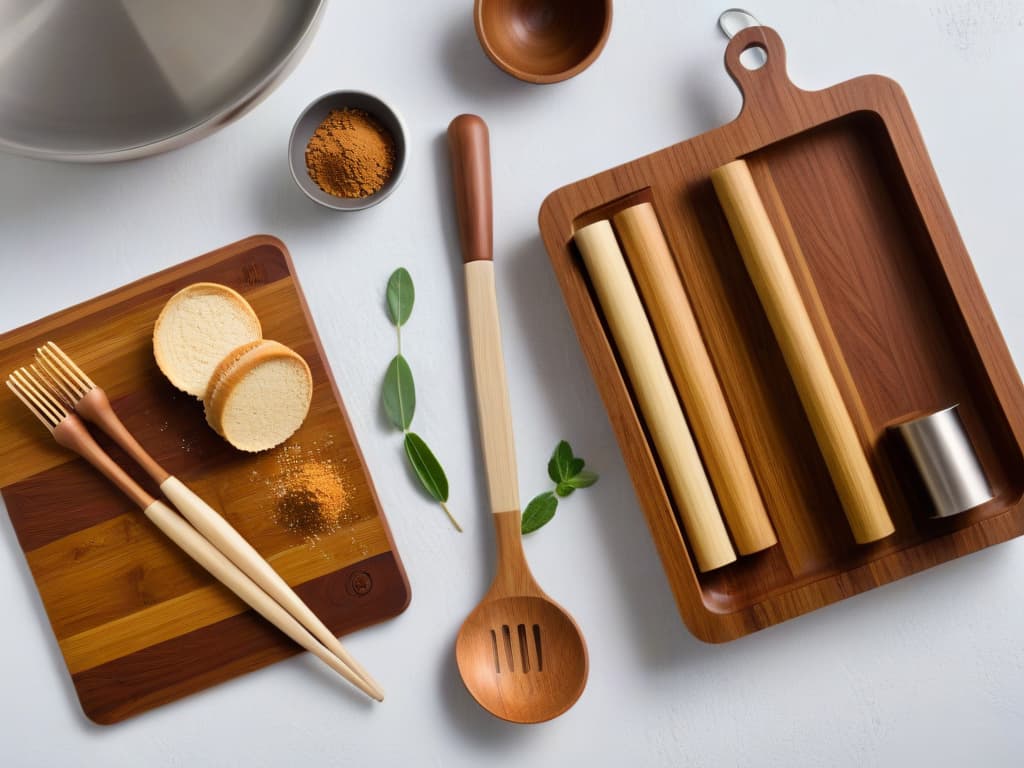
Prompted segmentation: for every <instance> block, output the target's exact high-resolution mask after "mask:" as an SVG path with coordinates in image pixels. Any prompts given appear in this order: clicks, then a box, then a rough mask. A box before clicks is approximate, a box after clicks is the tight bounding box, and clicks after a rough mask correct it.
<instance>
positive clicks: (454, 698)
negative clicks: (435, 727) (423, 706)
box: [436, 636, 537, 750]
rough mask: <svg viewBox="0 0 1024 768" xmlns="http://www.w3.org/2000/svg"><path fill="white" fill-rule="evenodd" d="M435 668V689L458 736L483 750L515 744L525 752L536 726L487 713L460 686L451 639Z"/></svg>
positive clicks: (503, 747)
mask: <svg viewBox="0 0 1024 768" xmlns="http://www.w3.org/2000/svg"><path fill="white" fill-rule="evenodd" d="M436 667H437V670H438V675H439V680H438V687H439V688H440V689H441V694H442V696H443V697H444V701H445V705H446V707H445V708H446V709H447V710H448V711H449V712H450V713H451V714H452V715H453V717H454V720H455V722H456V725H457V726H458V727H459V731H460V733H461V734H462V735H463V736H464V737H465V739H466V740H467V741H469V742H473V743H474V744H475V745H476V746H478V747H481V748H483V749H496V748H501V749H507V748H509V747H511V746H512V745H515V746H516V749H524V750H525V749H526V748H527V747H528V746H529V743H530V740H531V733H532V732H533V731H534V730H535V729H536V728H537V726H532V727H529V728H527V727H524V726H522V725H519V724H516V723H507V722H505V721H504V720H501V719H499V718H497V717H495V716H494V715H492V714H490V713H489V712H487V711H486V710H485V709H483V708H482V707H481V706H480V705H479V704H477V703H476V701H475V700H474V699H473V697H472V696H470V695H469V691H467V690H466V686H464V685H463V684H462V677H460V675H459V667H458V664H456V663H455V637H454V636H453V637H452V642H451V645H450V646H448V647H446V648H445V651H444V656H443V657H442V658H441V659H439V660H438V663H437V664H436Z"/></svg>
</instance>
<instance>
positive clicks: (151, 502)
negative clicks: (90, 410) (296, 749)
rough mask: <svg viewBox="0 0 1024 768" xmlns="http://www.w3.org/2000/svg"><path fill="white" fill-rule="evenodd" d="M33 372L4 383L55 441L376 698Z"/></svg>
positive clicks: (249, 602)
mask: <svg viewBox="0 0 1024 768" xmlns="http://www.w3.org/2000/svg"><path fill="white" fill-rule="evenodd" d="M33 374H38V371H36V369H35V368H33V370H32V372H29V371H27V370H26V369H24V368H23V369H21V370H19V371H16V372H15V373H14V374H12V376H11V378H10V379H8V384H7V386H8V387H9V388H10V389H11V390H12V391H13V392H14V393H15V394H16V395H17V396H18V398H19V399H20V400H21V401H22V402H23V403H24V404H25V406H26V407H27V408H28V409H29V410H30V411H32V412H33V413H34V414H35V415H36V416H37V417H38V418H39V420H40V421H41V422H42V423H43V425H44V426H45V427H46V428H47V429H48V430H49V431H50V433H51V434H52V435H53V439H54V440H55V441H56V442H57V444H58V445H60V446H62V447H64V448H67V449H69V450H72V451H74V452H75V453H77V454H78V455H79V456H81V457H82V458H83V459H85V460H86V461H87V462H89V464H91V465H92V466H93V467H95V468H96V469H97V470H98V471H99V472H100V474H102V475H103V476H104V477H105V478H107V480H109V481H110V482H111V483H112V484H113V485H115V486H116V487H117V488H118V490H120V491H121V492H122V493H124V494H125V496H127V497H128V498H129V499H131V500H132V502H133V503H135V504H136V505H137V506H138V507H139V508H141V509H142V510H143V512H144V513H145V515H146V517H148V518H149V519H150V520H151V521H152V522H153V523H154V524H155V525H156V526H157V528H159V529H160V530H161V531H162V532H163V533H164V534H166V536H167V537H168V538H169V539H170V540H171V541H173V542H174V543H175V544H176V545H178V547H179V548H180V549H181V550H182V551H184V552H185V553H186V554H188V556H189V557H191V558H192V559H193V560H195V561H196V562H197V563H199V565H201V566H202V567H203V568H204V569H206V571H207V572H209V573H210V575H212V576H213V577H214V578H216V579H217V580H218V581H219V582H220V583H222V584H223V585H224V586H226V587H227V588H228V589H230V590H231V591H232V592H234V593H235V594H236V595H237V596H238V597H240V598H241V599H242V600H243V601H244V602H245V603H246V604H247V605H248V606H249V607H251V608H252V609H254V610H255V611H256V612H257V613H259V614H260V615H261V616H262V617H263V618H265V619H266V620H267V621H269V622H270V623H271V624H273V625H274V626H275V627H277V628H278V629H280V630H281V631H282V632H284V633H285V634H286V635H287V636H288V637H290V638H291V639H292V640H294V641H295V642H296V643H298V644H299V645H300V646H301V647H302V648H304V649H305V650H307V651H309V652H310V653H312V654H313V655H314V656H316V657H317V658H318V659H320V660H321V661H323V662H324V663H325V664H327V665H328V666H329V667H330V668H331V669H333V670H334V671H335V672H337V673H338V674H339V675H341V676H342V677H343V678H344V679H345V680H347V681H348V682H350V683H352V685H354V686H356V687H357V688H359V689H360V690H361V691H363V692H364V693H366V695H368V696H371V697H373V698H378V694H377V692H376V691H374V690H373V689H371V688H370V687H369V686H368V685H367V684H366V682H365V681H364V680H363V679H362V678H361V677H359V676H358V675H356V674H355V673H354V672H353V671H352V670H351V669H350V668H349V666H348V665H347V664H345V663H344V662H343V661H342V660H341V659H339V658H338V657H336V656H335V655H334V654H333V653H331V652H330V651H328V650H327V649H326V648H325V647H324V646H323V645H321V644H320V643H319V642H318V641H317V640H316V638H315V637H313V635H311V634H310V633H309V632H308V631H307V630H306V629H305V628H304V627H303V626H302V625H301V624H299V622H298V621H296V620H295V618H294V617H293V616H292V615H291V614H289V613H288V612H287V611H285V610H284V609H283V608H282V607H281V606H280V605H279V604H278V603H277V602H275V601H274V600H272V599H271V598H270V596H269V595H267V593H266V592H264V591H263V590H262V589H260V587H259V586H258V585H257V584H256V582H254V581H253V580H252V579H251V578H249V576H247V575H246V574H245V573H243V572H242V570H241V569H240V568H238V566H236V565H235V564H234V563H232V562H231V561H230V560H228V559H227V557H225V556H224V555H223V554H222V553H221V552H220V550H218V549H217V548H216V547H215V546H214V545H213V544H212V543H210V542H209V541H207V540H206V539H205V538H203V536H202V535H201V534H200V533H199V532H198V531H197V530H196V529H195V528H193V527H192V526H191V525H189V524H188V523H187V522H186V521H185V520H184V519H183V518H182V517H180V516H179V515H177V514H176V513H175V512H174V511H172V510H171V509H170V508H169V507H168V506H167V505H166V504H164V503H163V502H162V501H158V500H157V499H154V498H153V497H152V496H150V495H149V494H148V493H147V492H146V491H145V490H144V489H143V488H142V487H141V486H140V485H139V484H138V483H136V482H135V481H134V480H133V479H132V478H131V477H129V475H128V473H126V472H125V471H124V469H122V468H121V467H120V466H119V465H118V464H117V463H116V462H114V460H113V459H112V458H110V455H109V454H108V453H107V452H106V451H104V450H103V449H102V448H101V447H100V446H99V444H98V443H97V442H96V441H95V440H94V439H93V438H92V435H90V434H89V431H88V430H87V429H86V428H85V424H83V422H82V420H81V419H80V418H78V416H77V415H76V414H74V413H69V412H68V411H67V410H66V409H65V407H64V406H63V405H62V404H61V403H60V402H59V401H58V400H56V399H54V397H53V395H52V394H51V393H50V392H49V390H48V389H47V387H46V386H45V385H44V384H43V383H42V381H41V380H40V379H39V378H37V376H35V375H33ZM378 700H380V699H378Z"/></svg>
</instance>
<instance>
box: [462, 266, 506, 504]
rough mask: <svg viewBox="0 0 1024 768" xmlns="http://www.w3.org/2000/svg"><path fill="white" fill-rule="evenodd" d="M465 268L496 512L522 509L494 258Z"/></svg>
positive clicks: (486, 457) (471, 339) (478, 402)
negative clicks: (495, 286)
mask: <svg viewBox="0 0 1024 768" xmlns="http://www.w3.org/2000/svg"><path fill="white" fill-rule="evenodd" d="M465 273H466V303H467V306H468V307H469V342H470V348H471V350H472V353H473V380H474V383H475V384H476V387H475V389H476V405H477V418H478V420H479V422H480V443H481V446H482V448H483V452H484V465H485V467H486V468H487V490H488V494H489V497H490V500H491V512H493V513H494V514H498V513H500V512H517V511H519V474H518V472H517V469H516V446H515V440H514V439H513V434H512V406H511V405H510V403H509V399H508V380H507V377H506V374H505V357H504V355H503V354H502V348H501V323H500V321H499V318H498V297H497V294H496V292H495V288H494V262H492V261H467V262H466V265H465Z"/></svg>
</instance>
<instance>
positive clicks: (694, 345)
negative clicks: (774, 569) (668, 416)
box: [612, 203, 778, 555]
mask: <svg viewBox="0 0 1024 768" xmlns="http://www.w3.org/2000/svg"><path fill="white" fill-rule="evenodd" d="M612 221H613V222H614V225H615V231H616V232H618V234H619V238H620V239H621V241H622V250H623V251H624V252H625V254H626V258H627V259H628V260H629V265H630V267H632V271H633V275H634V277H635V278H636V284H637V287H638V288H639V289H640V295H641V296H642V297H643V299H644V304H645V306H646V307H647V312H648V314H649V315H650V318H651V323H652V325H653V326H654V330H655V333H656V334H657V337H658V341H659V343H660V346H661V351H662V354H663V355H664V356H665V362H666V363H667V364H668V369H669V372H670V373H671V374H672V380H673V381H674V382H675V385H676V389H677V390H678V391H679V396H680V398H681V399H682V401H683V406H684V408H685V409H686V415H687V416H688V418H689V421H690V425H691V427H692V429H693V434H694V437H696V439H697V445H698V446H699V447H700V449H701V453H702V455H703V457H704V464H705V466H706V467H707V472H708V475H709V477H710V478H711V485H712V487H713V488H714V489H715V490H716V491H717V493H718V501H719V505H720V506H721V509H722V514H723V515H724V516H725V521H726V523H727V524H728V527H729V532H730V533H731V534H732V539H733V541H734V542H735V544H736V549H737V550H738V551H739V553H740V554H741V555H749V554H751V553H752V552H760V551H761V550H762V549H767V548H768V547H772V546H774V545H775V544H777V543H778V539H777V538H776V536H775V531H774V529H773V528H772V524H771V521H770V520H769V519H768V512H767V511H766V510H765V508H764V503H763V502H762V500H761V492H760V491H759V490H758V488H757V483H756V482H755V480H754V474H753V472H751V470H750V463H749V462H748V461H747V456H746V453H744V451H743V444H742V443H741V442H740V437H739V434H738V433H737V432H736V425H735V423H734V422H733V419H732V414H731V413H730V412H729V405H728V404H727V403H726V402H725V395H724V394H723V393H722V387H721V384H720V383H719V381H718V376H717V375H716V373H715V368H714V366H713V365H712V363H711V358H710V356H709V355H708V350H707V347H706V346H705V345H704V339H703V336H702V334H701V330H700V327H699V326H698V325H697V318H696V317H694V314H693V309H692V307H691V306H690V300H689V298H688V297H687V295H686V290H685V288H683V283H682V280H681V279H680V277H679V272H678V270H677V269H676V265H675V261H674V260H673V258H672V252H671V251H670V250H669V247H668V243H667V242H666V241H665V235H664V233H663V232H662V231H661V225H659V224H658V216H657V214H656V213H655V211H654V206H652V205H651V204H650V203H640V204H639V205H634V206H631V207H629V208H627V209H625V210H624V211H620V212H619V213H617V214H615V216H614V217H612Z"/></svg>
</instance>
